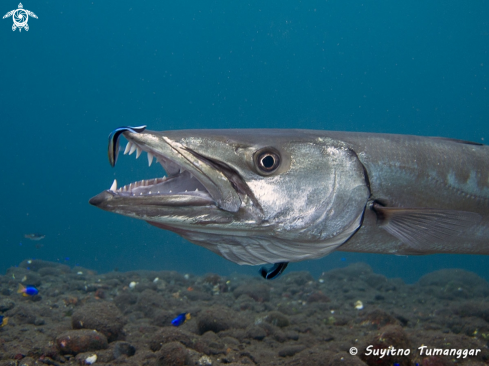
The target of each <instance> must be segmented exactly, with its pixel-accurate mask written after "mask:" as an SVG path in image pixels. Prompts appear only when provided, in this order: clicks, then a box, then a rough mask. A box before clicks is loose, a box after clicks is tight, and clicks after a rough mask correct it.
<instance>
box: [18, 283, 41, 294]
mask: <svg viewBox="0 0 489 366" xmlns="http://www.w3.org/2000/svg"><path fill="white" fill-rule="evenodd" d="M17 293H18V294H22V296H34V295H37V294H38V293H39V290H38V289H37V288H35V287H34V286H27V287H26V286H23V285H22V284H21V283H19V289H18V290H17Z"/></svg>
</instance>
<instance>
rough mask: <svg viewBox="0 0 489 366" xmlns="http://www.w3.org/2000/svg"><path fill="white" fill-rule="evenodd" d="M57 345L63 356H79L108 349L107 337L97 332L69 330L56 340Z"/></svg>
mask: <svg viewBox="0 0 489 366" xmlns="http://www.w3.org/2000/svg"><path fill="white" fill-rule="evenodd" d="M56 345H57V347H58V349H59V351H60V352H61V353H63V354H74V355H76V354H78V353H82V352H89V351H96V350H100V349H105V348H107V347H108V344H107V337H105V335H103V334H102V333H99V332H97V331H96V330H89V329H80V330H69V331H67V332H64V333H63V334H60V335H59V336H58V337H57V338H56Z"/></svg>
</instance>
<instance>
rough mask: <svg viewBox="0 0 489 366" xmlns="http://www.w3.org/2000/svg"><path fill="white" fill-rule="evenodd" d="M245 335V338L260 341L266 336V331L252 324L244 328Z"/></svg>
mask: <svg viewBox="0 0 489 366" xmlns="http://www.w3.org/2000/svg"><path fill="white" fill-rule="evenodd" d="M246 336H247V338H251V339H255V340H257V341H262V340H263V339H264V338H265V337H266V336H267V333H266V332H265V330H264V329H263V328H261V327H258V326H256V325H252V326H251V327H249V328H248V329H247V330H246Z"/></svg>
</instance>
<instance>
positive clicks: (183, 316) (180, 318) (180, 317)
mask: <svg viewBox="0 0 489 366" xmlns="http://www.w3.org/2000/svg"><path fill="white" fill-rule="evenodd" d="M190 319H191V317H190V313H181V314H180V315H178V316H177V317H176V318H175V319H173V320H172V321H171V324H172V325H173V326H175V327H179V326H180V325H182V324H183V323H185V322H186V321H187V320H190Z"/></svg>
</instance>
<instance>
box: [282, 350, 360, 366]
mask: <svg viewBox="0 0 489 366" xmlns="http://www.w3.org/2000/svg"><path fill="white" fill-rule="evenodd" d="M332 357H333V353H332V352H330V351H327V350H325V349H324V348H322V347H321V346H318V347H313V348H308V349H305V350H303V351H302V352H299V353H297V354H296V355H295V356H293V357H292V358H291V359H287V360H286V361H285V363H284V365H286V366H304V365H311V366H312V365H314V366H330V360H331V358H332ZM350 357H351V356H350Z"/></svg>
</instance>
